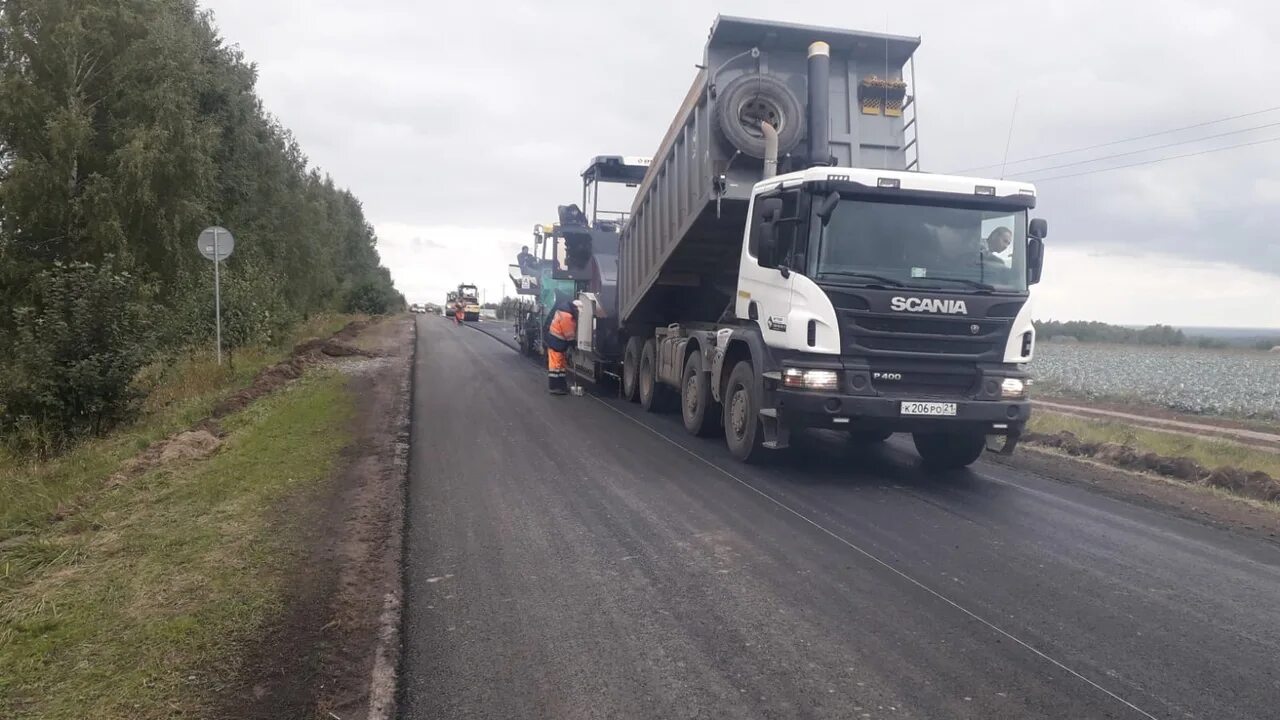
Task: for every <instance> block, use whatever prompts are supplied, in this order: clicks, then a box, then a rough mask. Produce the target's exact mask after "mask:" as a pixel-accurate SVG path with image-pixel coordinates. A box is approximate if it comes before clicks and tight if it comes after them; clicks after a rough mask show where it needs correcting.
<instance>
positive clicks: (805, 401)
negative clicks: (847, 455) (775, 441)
mask: <svg viewBox="0 0 1280 720" xmlns="http://www.w3.org/2000/svg"><path fill="white" fill-rule="evenodd" d="M773 397H774V401H775V405H774V407H775V409H776V410H777V413H778V417H779V418H780V419H781V420H782V422H783V423H784V424H786V425H789V426H791V427H797V428H799V427H807V428H830V429H834V430H841V429H846V430H859V429H862V430H891V431H893V432H945V431H947V430H950V429H955V430H957V431H960V430H964V431H983V432H984V433H985V434H987V435H1001V436H1005V437H1006V438H1009V439H1008V440H1006V443H1005V445H1002V446H1000V447H999V448H995V449H994V450H993V451H996V452H1001V453H1003V454H1008V453H1011V452H1013V448H1014V446H1016V445H1017V441H1018V438H1020V437H1021V435H1022V430H1023V428H1024V427H1025V426H1026V423H1027V420H1029V419H1030V417H1031V402H1030V401H1028V400H1011V401H990V400H966V399H960V398H956V399H950V398H948V399H946V400H941V399H940V398H939V399H936V400H938V401H940V402H945V403H947V404H954V405H955V408H954V410H955V414H954V415H945V416H926V415H904V414H903V413H902V404H903V402H904V401H905V402H910V400H909V399H907V398H897V397H879V396H877V397H867V396H857V395H841V394H837V393H822V392H812V391H796V390H785V389H781V388H779V389H776V390H774V391H773ZM932 400H935V399H931V401H932ZM988 449H992V448H990V447H989V448H988Z"/></svg>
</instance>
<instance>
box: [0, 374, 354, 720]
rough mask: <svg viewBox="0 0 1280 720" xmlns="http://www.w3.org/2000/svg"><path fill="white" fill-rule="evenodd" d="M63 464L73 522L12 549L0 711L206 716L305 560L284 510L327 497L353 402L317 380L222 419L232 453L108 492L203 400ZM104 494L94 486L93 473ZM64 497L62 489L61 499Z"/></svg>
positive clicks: (336, 379)
mask: <svg viewBox="0 0 1280 720" xmlns="http://www.w3.org/2000/svg"><path fill="white" fill-rule="evenodd" d="M175 404H176V405H177V406H179V407H180V408H182V409H180V410H177V411H174V412H173V413H171V414H164V418H165V419H164V420H159V419H153V421H152V422H150V423H144V425H143V427H141V428H138V429H135V430H132V431H130V432H129V433H125V434H122V437H116V438H111V439H108V440H104V441H102V442H100V443H94V444H91V446H86V447H84V448H81V449H80V450H79V451H77V452H75V453H72V455H71V456H68V457H65V458H61V459H59V460H58V461H55V463H54V464H57V465H58V466H59V470H58V471H57V473H53V472H49V471H47V469H46V475H45V478H46V479H50V478H54V477H57V478H59V481H58V482H59V485H58V487H59V488H60V490H59V491H58V492H61V491H65V490H70V489H72V488H75V489H76V490H77V491H78V493H79V494H78V500H77V503H76V509H75V511H74V514H72V515H70V516H69V517H67V518H65V519H63V520H62V521H60V522H58V523H53V524H48V523H46V524H44V525H43V526H40V527H32V528H28V529H29V530H30V532H29V533H27V534H26V536H25V537H23V538H21V539H15V540H11V541H10V543H9V545H8V547H5V548H4V549H3V550H0V668H3V672H0V717H3V718H15V719H16V718H42V719H48V720H57V719H59V718H89V717H91V718H103V719H111V718H138V719H146V718H171V717H207V716H210V714H211V713H212V712H213V711H214V710H213V708H214V707H216V706H215V705H214V704H213V703H215V702H216V699H217V698H218V697H220V696H223V695H225V693H226V692H227V690H228V686H227V683H228V682H229V681H230V680H232V679H233V678H235V674H236V671H237V660H236V658H238V657H240V656H241V655H242V653H241V651H242V649H243V647H244V646H245V644H246V643H248V642H250V641H251V640H252V639H253V637H254V636H255V633H256V632H257V631H258V630H259V629H261V628H263V627H264V626H265V625H266V624H267V623H269V622H270V621H271V620H272V618H273V617H275V616H276V615H277V614H278V613H279V612H280V611H281V609H282V607H283V593H284V587H283V584H284V577H285V570H286V568H288V567H289V566H290V564H292V563H294V562H296V561H298V560H299V559H300V553H301V548H300V547H299V543H298V541H297V540H296V535H295V534H294V533H290V532H288V531H287V528H288V526H289V524H290V520H288V519H282V517H277V516H279V515H282V513H281V512H280V509H281V505H282V503H284V502H285V501H287V500H290V499H292V498H296V497H298V496H299V495H300V494H303V493H310V492H316V491H318V490H320V489H321V488H323V486H324V482H325V480H326V479H327V478H328V477H329V476H330V472H331V468H332V466H333V464H334V462H335V461H336V460H337V458H338V454H339V452H340V450H341V448H342V447H343V446H344V445H345V444H346V443H347V442H348V441H349V435H348V432H347V427H348V423H349V421H350V417H351V412H352V408H353V400H352V398H351V397H350V396H349V394H348V393H347V391H346V389H345V384H344V380H343V378H342V377H340V376H338V375H336V374H333V373H325V372H313V373H310V374H308V375H307V376H306V377H304V378H303V379H302V380H300V381H299V382H297V383H294V384H293V385H291V386H288V387H286V388H285V389H283V390H282V391H280V392H279V393H276V394H274V395H272V396H270V397H268V398H266V399H264V400H262V401H259V402H258V403H255V404H254V405H252V406H250V407H249V408H248V409H246V410H245V411H243V412H241V413H239V414H236V415H233V416H230V417H228V418H227V419H226V421H225V422H224V428H225V429H226V430H227V431H228V435H227V437H226V438H225V444H224V445H223V447H222V448H221V449H220V450H219V452H218V453H217V454H215V455H213V456H212V457H211V458H208V459H206V460H196V461H190V462H186V463H175V464H171V465H167V466H162V467H160V468H156V469H155V470H153V471H151V472H149V473H147V474H145V475H143V476H141V477H138V478H136V479H134V480H132V481H130V482H129V483H128V484H126V485H123V486H119V487H115V488H111V489H105V488H103V487H102V485H101V479H102V477H104V475H105V473H107V472H109V471H110V470H111V469H113V467H114V465H115V464H116V462H117V460H119V459H122V458H123V457H125V456H127V455H128V454H130V451H131V450H136V449H137V448H138V447H139V446H140V445H141V444H143V442H142V441H143V439H144V438H147V437H153V436H158V435H160V434H163V426H165V425H169V426H173V425H180V424H181V423H180V422H178V418H179V416H182V417H189V416H190V414H192V413H195V412H196V411H197V410H198V405H199V403H195V401H192V400H190V399H187V400H179V401H175ZM86 478H91V479H92V480H93V482H92V484H93V485H94V486H95V487H96V488H97V489H96V490H94V491H92V492H86V491H85V489H86V483H85V482H84V480H85V479H86ZM50 494H53V493H50Z"/></svg>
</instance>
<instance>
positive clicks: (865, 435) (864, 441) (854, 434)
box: [849, 430, 893, 445]
mask: <svg viewBox="0 0 1280 720" xmlns="http://www.w3.org/2000/svg"><path fill="white" fill-rule="evenodd" d="M891 435H893V431H891V430H850V431H849V442H851V443H853V444H855V445H874V444H876V443H879V442H884V441H885V440H888V439H889V437H890V436H891Z"/></svg>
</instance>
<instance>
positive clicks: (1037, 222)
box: [1027, 218, 1049, 240]
mask: <svg viewBox="0 0 1280 720" xmlns="http://www.w3.org/2000/svg"><path fill="white" fill-rule="evenodd" d="M1027 235H1029V236H1031V237H1033V238H1037V239H1040V240H1043V239H1045V238H1047V237H1049V222H1048V221H1047V220H1045V219H1044V218H1032V219H1031V224H1030V225H1028V226H1027Z"/></svg>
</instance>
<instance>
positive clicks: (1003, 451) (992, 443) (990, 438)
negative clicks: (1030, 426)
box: [987, 427, 1022, 455]
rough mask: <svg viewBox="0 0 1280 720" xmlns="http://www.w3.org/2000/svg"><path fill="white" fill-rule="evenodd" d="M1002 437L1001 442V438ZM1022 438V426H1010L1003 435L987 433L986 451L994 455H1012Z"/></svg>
mask: <svg viewBox="0 0 1280 720" xmlns="http://www.w3.org/2000/svg"><path fill="white" fill-rule="evenodd" d="M1002 439H1003V442H1001V440H1002ZM1021 439H1022V427H1018V428H1016V429H1014V428H1010V429H1009V430H1008V431H1007V432H1006V433H1005V434H1004V435H987V452H989V453H995V454H996V455H1012V454H1013V451H1014V449H1015V448H1017V447H1018V441H1019V440H1021Z"/></svg>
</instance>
